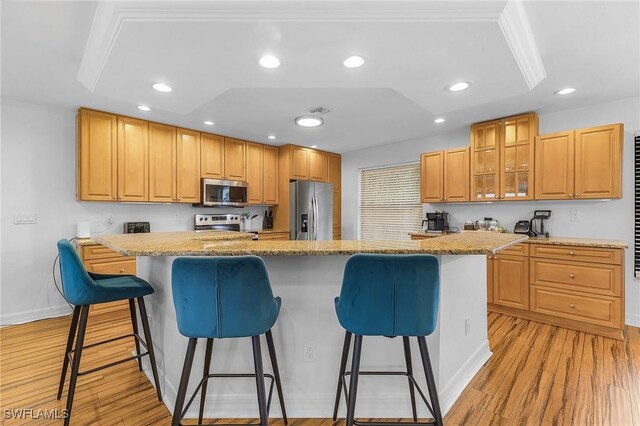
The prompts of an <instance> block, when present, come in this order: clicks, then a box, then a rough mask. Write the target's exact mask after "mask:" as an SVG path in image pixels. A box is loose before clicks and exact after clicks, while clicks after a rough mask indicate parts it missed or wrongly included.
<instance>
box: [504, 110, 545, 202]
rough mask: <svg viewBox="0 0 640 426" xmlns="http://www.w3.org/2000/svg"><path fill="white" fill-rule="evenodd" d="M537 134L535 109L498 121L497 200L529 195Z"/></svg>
mask: <svg viewBox="0 0 640 426" xmlns="http://www.w3.org/2000/svg"><path fill="white" fill-rule="evenodd" d="M537 135H538V116H537V115H536V114H535V113H530V114H524V115H519V116H516V117H509V118H505V119H503V120H502V121H501V122H500V194H499V197H498V198H499V199H500V200H532V199H533V170H534V169H533V159H534V152H533V148H534V139H535V137H536V136H537Z"/></svg>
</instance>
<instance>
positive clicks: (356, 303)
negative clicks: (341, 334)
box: [335, 254, 440, 337]
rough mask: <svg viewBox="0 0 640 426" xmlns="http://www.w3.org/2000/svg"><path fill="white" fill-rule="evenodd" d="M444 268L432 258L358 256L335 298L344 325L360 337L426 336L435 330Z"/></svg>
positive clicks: (350, 266) (379, 255)
mask: <svg viewBox="0 0 640 426" xmlns="http://www.w3.org/2000/svg"><path fill="white" fill-rule="evenodd" d="M439 296H440V268H439V264H438V259H437V258H436V257H435V256H431V255H382V254H355V255H353V256H351V257H350V258H349V260H348V261H347V264H346V265H345V270H344V277H343V281H342V289H341V292H340V297H337V298H336V299H335V307H336V313H337V315H338V320H339V321H340V324H341V325H342V327H343V328H344V329H345V330H347V331H349V332H351V333H353V334H356V335H362V336H389V337H393V336H428V335H429V334H431V333H433V331H434V330H435V327H436V324H437V319H438V304H439Z"/></svg>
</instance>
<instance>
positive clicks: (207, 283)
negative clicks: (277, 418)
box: [171, 256, 288, 426]
mask: <svg viewBox="0 0 640 426" xmlns="http://www.w3.org/2000/svg"><path fill="white" fill-rule="evenodd" d="M171 280H172V283H171V287H172V289H173V303H174V305H175V308H176V318H177V321H178V330H179V331H180V334H182V335H183V336H185V337H188V338H189V344H188V345H187V353H186V356H185V360H184V367H183V369H182V377H181V379H180V386H179V388H178V394H177V396H176V404H175V407H174V409H173V421H172V423H171V424H172V426H178V425H180V421H181V420H182V418H183V417H184V415H185V414H186V412H187V410H188V409H189V406H190V405H191V403H192V402H193V400H194V399H195V396H196V394H197V393H198V390H200V388H202V391H201V393H200V413H199V416H198V423H199V424H200V423H202V417H203V413H204V403H205V398H206V394H207V381H208V380H209V379H210V378H212V377H255V379H256V388H257V393H258V410H259V413H260V425H261V426H267V422H268V417H269V415H268V412H269V407H270V405H271V395H272V392H273V383H274V381H275V384H276V389H277V391H278V399H279V400H280V408H281V409H282V417H283V420H284V423H285V425H287V424H288V420H287V414H286V410H285V407H284V397H283V393H282V382H281V381H280V372H279V369H278V361H277V359H276V351H275V345H274V343H273V336H272V334H271V328H272V327H273V325H274V324H275V322H276V320H277V319H278V314H279V313H280V305H281V300H280V298H279V297H275V298H274V297H273V292H272V291H271V284H270V283H269V276H268V275H267V268H266V266H265V264H264V261H263V260H262V259H261V258H259V257H257V256H237V257H210V258H204V259H203V258H200V259H194V258H179V259H176V260H174V262H173V265H172V278H171ZM261 334H265V335H266V338H267V346H268V349H269V357H270V358H271V366H272V367H273V375H271V374H264V371H263V366H262V353H261V350H260V335H261ZM232 337H251V341H252V344H253V363H254V369H255V373H254V374H211V373H210V371H209V370H210V366H211V355H212V352H213V340H214V339H226V338H232ZM199 338H205V339H207V346H206V349H205V359H204V371H203V374H202V380H200V383H199V384H198V386H197V387H196V390H195V392H194V393H193V395H192V396H191V398H190V399H189V402H188V403H187V405H186V407H185V405H184V402H185V397H186V393H187V386H188V385H189V376H190V374H191V366H192V365H193V357H194V354H195V350H196V344H197V342H198V339H199ZM264 377H267V378H269V379H270V380H271V385H270V388H269V396H268V398H267V396H266V394H265V387H264Z"/></svg>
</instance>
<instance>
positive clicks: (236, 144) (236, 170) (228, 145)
mask: <svg viewBox="0 0 640 426" xmlns="http://www.w3.org/2000/svg"><path fill="white" fill-rule="evenodd" d="M246 144H247V143H246V142H245V141H243V140H240V139H232V138H224V176H225V178H226V179H231V180H246V173H245V149H246Z"/></svg>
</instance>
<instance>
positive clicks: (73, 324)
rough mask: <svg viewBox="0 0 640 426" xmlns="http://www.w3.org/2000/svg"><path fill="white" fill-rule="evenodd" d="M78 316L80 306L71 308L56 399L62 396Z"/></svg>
mask: <svg viewBox="0 0 640 426" xmlns="http://www.w3.org/2000/svg"><path fill="white" fill-rule="evenodd" d="M79 317H80V306H76V307H75V308H73V316H72V317H71V325H69V337H68V338H67V347H66V349H65V350H64V359H63V360H62V373H61V374H60V385H59V386H58V399H60V398H62V390H63V389H64V379H65V378H66V377H67V368H68V366H69V357H68V356H67V355H68V354H69V351H70V350H71V348H72V347H73V340H74V339H75V337H76V330H77V329H78V318H79Z"/></svg>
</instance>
